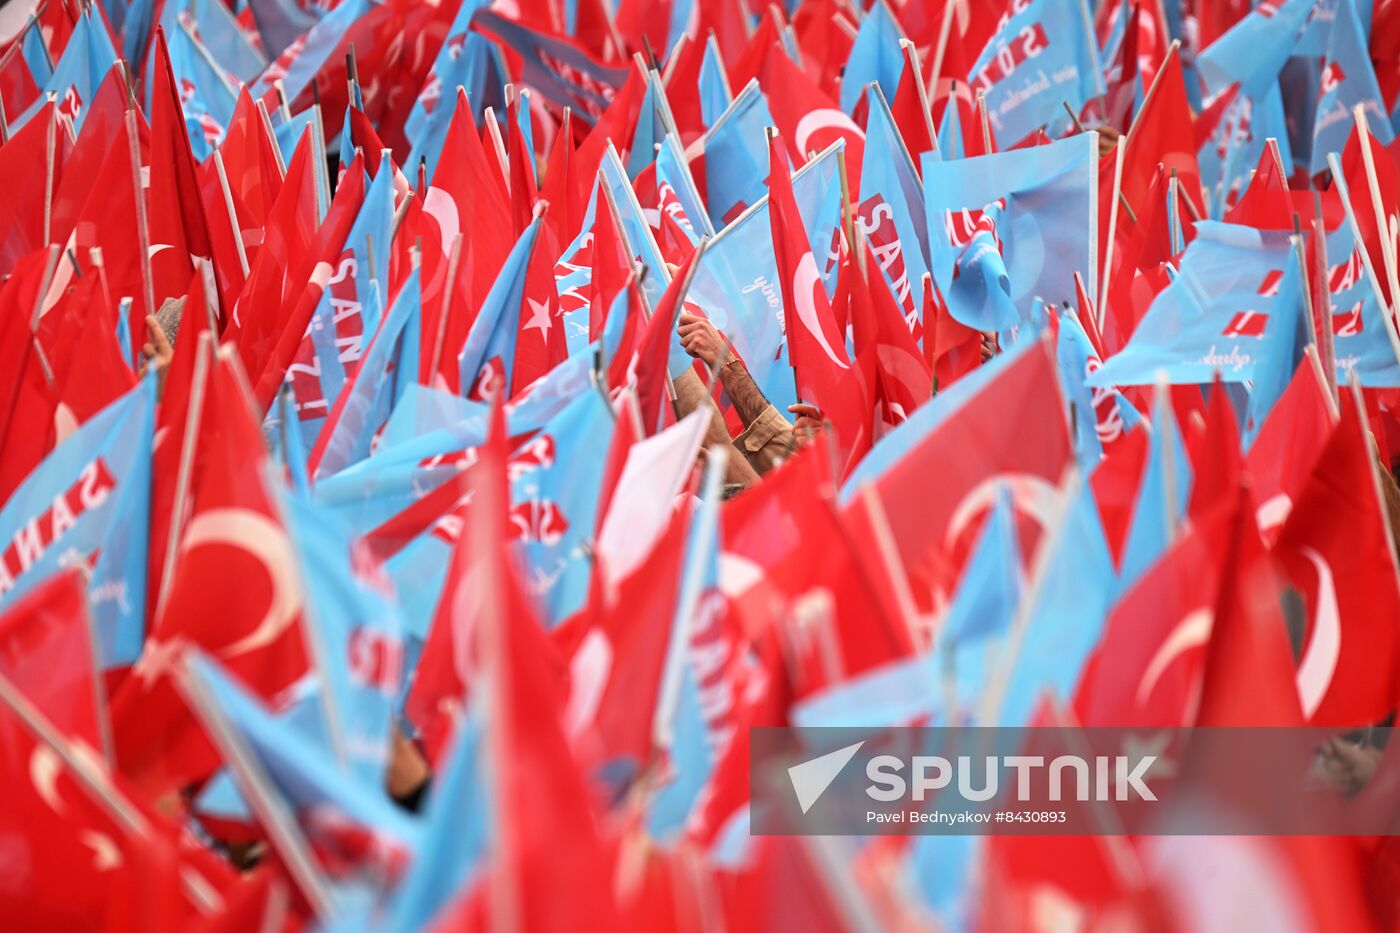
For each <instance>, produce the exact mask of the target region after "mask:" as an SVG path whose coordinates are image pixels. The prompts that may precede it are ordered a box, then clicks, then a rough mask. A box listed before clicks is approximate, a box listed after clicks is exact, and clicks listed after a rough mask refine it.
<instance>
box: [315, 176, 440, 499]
mask: <svg viewBox="0 0 1400 933" xmlns="http://www.w3.org/2000/svg"><path fill="white" fill-rule="evenodd" d="M383 174H387V173H383ZM422 300H423V299H422V292H421V290H420V287H419V279H418V270H417V269H414V270H413V273H412V274H411V275H410V276H409V277H408V281H407V282H405V283H404V286H403V288H402V289H401V290H400V291H399V295H398V297H397V298H395V299H394V306H393V307H392V308H390V309H389V313H388V315H386V316H385V318H384V321H383V323H382V324H381V326H380V328H379V330H378V332H377V333H375V334H374V337H373V339H371V340H370V344H369V349H368V350H367V351H366V352H365V355H364V358H363V359H362V360H361V361H360V371H359V373H357V374H356V377H355V381H354V382H353V383H352V384H351V385H350V387H349V389H348V391H349V392H350V395H349V397H348V398H346V399H345V401H344V403H343V407H342V409H341V411H340V416H339V418H338V419H337V420H336V421H335V422H334V423H328V425H327V427H326V428H324V429H323V431H322V433H323V435H324V433H325V431H330V432H331V433H330V434H329V435H328V436H324V437H323V438H321V439H319V440H318V441H317V444H318V445H323V447H324V449H323V450H322V452H321V456H320V460H319V462H318V463H317V464H316V469H315V478H316V479H317V480H319V479H320V478H321V477H323V476H330V475H331V474H333V473H338V472H339V471H341V470H343V469H345V467H347V466H349V465H350V464H352V463H357V462H358V461H360V460H363V459H365V458H366V457H368V456H369V454H370V450H371V449H372V447H373V444H374V436H375V434H376V433H377V432H378V430H379V428H381V427H382V426H383V425H384V422H385V421H387V420H389V414H390V412H391V411H392V410H393V407H394V402H395V400H396V399H397V398H398V397H399V396H400V395H401V394H402V393H403V392H404V391H405V390H406V389H407V387H408V386H409V385H410V384H411V383H413V382H416V381H417V379H418V351H419V348H420V346H421V345H422V342H423V339H422V334H421V327H422V320H423V306H422Z"/></svg>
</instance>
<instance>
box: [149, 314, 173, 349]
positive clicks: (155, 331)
mask: <svg viewBox="0 0 1400 933" xmlns="http://www.w3.org/2000/svg"><path fill="white" fill-rule="evenodd" d="M146 330H148V331H149V332H150V334H151V343H152V344H153V345H154V346H155V348H156V349H157V350H160V351H161V352H162V353H169V352H170V339H169V338H168V337H166V336H165V328H163V327H161V326H160V322H159V321H157V320H156V317H155V315H154V314H148V315H146Z"/></svg>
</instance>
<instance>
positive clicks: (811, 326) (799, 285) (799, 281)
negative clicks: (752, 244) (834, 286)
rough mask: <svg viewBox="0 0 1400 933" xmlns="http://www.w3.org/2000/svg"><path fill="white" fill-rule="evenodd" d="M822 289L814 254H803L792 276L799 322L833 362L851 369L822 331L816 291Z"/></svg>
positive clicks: (793, 293)
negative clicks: (818, 315)
mask: <svg viewBox="0 0 1400 933" xmlns="http://www.w3.org/2000/svg"><path fill="white" fill-rule="evenodd" d="M821 287H822V284H821V277H820V276H819V275H817V261H816V260H815V259H813V258H812V253H811V251H810V250H809V251H808V252H805V253H803V254H802V260H801V261H800V262H798V264H797V270H796V271H795V272H793V274H792V300H793V301H795V302H796V303H797V317H798V320H800V321H801V322H802V326H803V327H805V328H807V330H808V331H809V332H810V333H811V335H812V337H813V338H815V340H816V341H817V344H818V346H820V347H821V348H822V351H823V352H825V353H826V355H827V356H828V357H830V359H831V362H833V363H835V364H836V365H837V366H839V367H841V368H842V369H850V368H851V367H850V365H849V364H848V363H846V361H845V360H843V359H841V358H840V357H839V356H837V355H836V351H835V350H833V349H832V348H831V344H830V343H829V342H827V339H826V333H825V331H823V330H822V322H821V319H820V318H819V317H817V301H816V292H815V289H818V288H821Z"/></svg>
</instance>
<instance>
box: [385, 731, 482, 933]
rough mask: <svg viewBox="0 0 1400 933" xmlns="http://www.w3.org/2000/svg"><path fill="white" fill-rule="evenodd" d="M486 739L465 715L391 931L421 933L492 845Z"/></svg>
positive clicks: (396, 898)
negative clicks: (419, 931) (419, 932)
mask: <svg viewBox="0 0 1400 933" xmlns="http://www.w3.org/2000/svg"><path fill="white" fill-rule="evenodd" d="M485 744H486V743H485V737H484V736H483V735H482V726H481V723H480V720H479V719H478V717H477V716H475V715H468V716H465V717H463V719H462V720H461V724H460V725H459V726H458V727H457V733H456V734H455V735H454V736H453V737H452V750H451V752H450V753H449V754H448V756H447V761H446V765H445V767H443V769H442V771H441V772H440V773H439V774H438V776H437V778H436V780H435V781H434V782H433V788H432V795H431V796H430V797H429V798H428V805H427V807H426V808H425V809H424V811H423V822H424V828H423V839H422V843H421V846H420V849H419V854H418V857H417V858H415V859H414V860H413V864H412V865H411V866H409V869H408V874H407V875H406V876H405V877H404V879H403V882H402V883H401V884H400V885H399V887H398V889H397V890H396V891H395V892H394V895H393V900H392V901H391V904H390V916H389V920H388V924H387V930H388V931H390V933H416V931H418V930H422V929H425V928H427V927H428V925H429V922H430V921H431V920H432V919H433V917H434V916H436V915H437V913H438V912H439V911H440V910H441V909H442V908H443V907H445V906H446V905H447V904H448V903H450V902H451V901H452V900H453V898H455V897H458V896H460V894H461V892H462V891H463V890H465V889H466V887H467V885H468V884H469V879H470V878H471V877H472V873H473V872H474V871H475V870H476V868H477V866H478V865H479V864H480V863H481V861H482V859H483V858H484V857H485V856H486V854H487V852H488V851H489V847H490V844H491V837H490V834H491V806H490V798H489V794H490V782H489V781H488V780H487V779H486V777H485V775H486V773H487V771H486V769H487V764H486V760H485V751H486V749H485Z"/></svg>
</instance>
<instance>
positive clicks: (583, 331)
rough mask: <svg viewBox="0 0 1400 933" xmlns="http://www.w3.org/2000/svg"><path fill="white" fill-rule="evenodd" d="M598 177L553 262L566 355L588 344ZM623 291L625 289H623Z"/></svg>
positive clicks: (583, 348) (581, 349)
mask: <svg viewBox="0 0 1400 933" xmlns="http://www.w3.org/2000/svg"><path fill="white" fill-rule="evenodd" d="M602 183H603V182H602V179H599V178H595V179H594V180H593V190H592V192H590V194H589V196H588V207H587V208H585V209H584V212H583V223H582V224H581V225H580V227H579V231H578V234H577V235H576V236H575V237H574V239H573V242H571V243H570V244H569V245H568V246H566V247H564V251H563V252H562V253H560V254H559V259H558V261H557V262H555V264H554V289H555V293H556V294H558V296H559V316H560V317H561V318H562V319H563V322H564V343H565V345H566V346H567V347H568V350H569V356H574V355H575V354H578V353H582V352H584V351H585V349H586V348H587V347H588V345H589V341H588V337H589V334H588V322H589V316H590V314H591V310H590V309H591V302H592V286H593V221H594V219H595V218H596V216H597V210H598V197H599V190H600V188H601V186H602ZM623 294H626V290H624V291H623Z"/></svg>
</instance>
